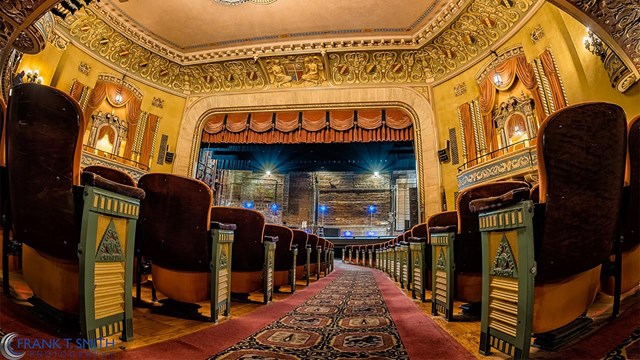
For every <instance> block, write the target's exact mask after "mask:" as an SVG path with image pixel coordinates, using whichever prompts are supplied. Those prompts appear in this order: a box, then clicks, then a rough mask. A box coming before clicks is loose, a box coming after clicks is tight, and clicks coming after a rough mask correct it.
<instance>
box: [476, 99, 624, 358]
mask: <svg viewBox="0 0 640 360" xmlns="http://www.w3.org/2000/svg"><path fill="white" fill-rule="evenodd" d="M626 128H627V124H626V117H625V113H624V111H623V110H622V108H620V107H619V106H617V105H614V104H608V103H585V104H579V105H573V106H569V107H566V108H563V109H561V110H559V111H557V112H555V113H553V114H551V115H550V116H549V117H547V119H546V120H545V121H544V122H543V123H542V124H541V125H540V129H539V130H538V137H537V138H538V143H537V155H538V173H539V179H540V190H539V194H540V203H539V204H534V203H533V202H532V201H530V200H526V201H519V200H521V199H519V198H518V196H515V195H516V194H514V193H507V194H505V195H504V196H498V197H494V198H492V199H480V200H477V201H474V202H472V203H471V204H470V208H471V209H472V210H475V211H478V212H480V218H479V226H480V230H481V232H482V254H483V258H484V261H483V277H484V281H483V290H482V293H483V299H484V301H483V305H482V319H481V320H482V321H481V331H482V332H481V337H480V352H481V353H482V354H485V355H486V354H488V353H489V351H490V347H491V346H493V347H496V348H498V349H499V350H500V351H502V352H505V353H508V354H511V355H512V356H513V357H514V358H516V359H520V358H528V357H529V346H530V339H531V334H532V333H536V343H537V344H538V345H540V346H542V347H555V346H560V345H561V344H562V341H563V340H565V339H566V338H570V336H571V335H572V334H579V333H580V331H585V329H586V328H587V326H588V324H589V323H590V321H589V319H587V318H580V319H577V318H578V317H580V315H581V314H584V313H585V312H586V311H587V309H588V308H589V306H590V305H591V303H592V302H593V299H594V297H595V295H596V291H597V289H598V285H599V280H600V279H599V278H600V268H601V264H602V263H603V262H605V261H606V260H607V259H608V257H609V254H611V250H612V245H613V242H614V239H615V238H616V236H617V234H618V231H619V230H618V223H619V219H620V214H621V202H622V187H623V183H624V168H625V153H626V130H627V129H626Z"/></svg>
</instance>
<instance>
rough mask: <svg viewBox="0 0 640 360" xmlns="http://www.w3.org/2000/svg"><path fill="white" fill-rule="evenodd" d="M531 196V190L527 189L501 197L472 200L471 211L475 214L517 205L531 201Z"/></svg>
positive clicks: (514, 191) (470, 203) (520, 189)
mask: <svg viewBox="0 0 640 360" xmlns="http://www.w3.org/2000/svg"><path fill="white" fill-rule="evenodd" d="M529 195H530V193H529V189H527V188H519V189H513V190H511V191H509V192H507V193H505V194H502V195H500V196H492V197H488V198H483V199H476V200H472V201H471V202H469V210H470V211H471V212H474V213H475V212H481V211H487V210H493V209H498V208H502V207H506V206H510V205H513V204H517V203H519V202H520V201H523V200H529Z"/></svg>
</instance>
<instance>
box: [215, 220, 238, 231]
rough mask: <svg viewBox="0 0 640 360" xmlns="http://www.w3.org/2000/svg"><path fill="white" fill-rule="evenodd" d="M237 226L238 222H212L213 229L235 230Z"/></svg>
mask: <svg viewBox="0 0 640 360" xmlns="http://www.w3.org/2000/svg"><path fill="white" fill-rule="evenodd" d="M237 228H238V227H237V226H236V224H224V223H221V222H217V221H212V222H211V229H217V230H232V231H235V230H236V229H237Z"/></svg>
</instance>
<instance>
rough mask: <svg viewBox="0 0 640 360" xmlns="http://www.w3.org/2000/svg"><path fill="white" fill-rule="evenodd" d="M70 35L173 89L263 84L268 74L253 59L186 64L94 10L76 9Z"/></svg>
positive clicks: (225, 88) (196, 90)
mask: <svg viewBox="0 0 640 360" xmlns="http://www.w3.org/2000/svg"><path fill="white" fill-rule="evenodd" d="M76 15H77V16H78V20H77V21H75V22H73V24H71V25H67V24H65V26H68V31H69V35H70V36H71V37H72V38H74V39H75V40H76V41H78V42H79V43H80V44H82V45H84V46H85V47H87V48H88V49H89V50H91V51H93V52H94V53H96V54H97V55H99V56H100V57H102V58H103V59H105V60H108V61H110V62H111V63H113V64H116V65H117V66H119V67H120V68H122V69H124V70H126V71H127V72H129V73H132V74H135V75H137V76H139V77H141V78H142V79H145V80H148V81H151V82H153V83H156V84H158V85H160V86H163V87H165V88H168V89H170V90H174V92H182V93H186V94H190V93H196V94H198V93H210V92H219V91H231V90H246V89H255V88H263V87H264V86H265V85H266V81H265V76H264V75H263V72H262V71H261V69H260V68H259V66H258V64H257V62H256V61H255V60H253V59H249V60H237V61H227V62H221V63H209V64H199V65H190V66H183V65H180V64H178V63H176V62H174V61H170V60H168V59H167V58H165V57H163V56H160V55H157V54H156V53H153V52H151V51H149V50H147V49H145V48H143V47H142V46H139V45H138V44H136V43H134V42H133V41H131V40H130V39H128V38H126V37H124V36H123V35H122V34H121V33H119V32H118V31H116V30H115V29H113V28H112V27H110V26H109V25H107V24H106V23H105V22H104V21H103V20H101V19H99V18H98V17H97V16H96V15H95V13H93V12H92V11H91V10H85V13H83V14H81V13H80V12H78V13H76Z"/></svg>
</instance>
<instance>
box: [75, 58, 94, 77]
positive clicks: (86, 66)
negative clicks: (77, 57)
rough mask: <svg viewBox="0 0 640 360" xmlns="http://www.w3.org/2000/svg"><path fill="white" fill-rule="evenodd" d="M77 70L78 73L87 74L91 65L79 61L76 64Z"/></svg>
mask: <svg viewBox="0 0 640 360" xmlns="http://www.w3.org/2000/svg"><path fill="white" fill-rule="evenodd" d="M78 71H80V73H82V74H85V75H89V73H90V72H91V66H89V64H87V63H85V62H82V61H81V62H80V65H78Z"/></svg>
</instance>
